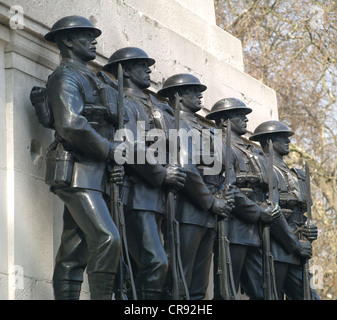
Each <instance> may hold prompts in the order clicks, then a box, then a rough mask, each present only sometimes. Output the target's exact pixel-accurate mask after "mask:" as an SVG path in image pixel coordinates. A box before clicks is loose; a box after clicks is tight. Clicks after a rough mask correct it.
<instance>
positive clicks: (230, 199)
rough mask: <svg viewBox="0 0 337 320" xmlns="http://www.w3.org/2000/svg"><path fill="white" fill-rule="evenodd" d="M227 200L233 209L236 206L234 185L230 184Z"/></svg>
mask: <svg viewBox="0 0 337 320" xmlns="http://www.w3.org/2000/svg"><path fill="white" fill-rule="evenodd" d="M225 200H226V202H227V205H228V206H229V207H230V208H231V210H233V209H234V207H235V192H234V186H233V185H229V188H228V189H227V190H226V192H225Z"/></svg>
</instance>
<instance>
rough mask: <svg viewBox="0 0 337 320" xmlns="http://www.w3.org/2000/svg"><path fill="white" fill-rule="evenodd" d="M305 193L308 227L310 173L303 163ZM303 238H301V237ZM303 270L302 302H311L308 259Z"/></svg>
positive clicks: (310, 219)
mask: <svg viewBox="0 0 337 320" xmlns="http://www.w3.org/2000/svg"><path fill="white" fill-rule="evenodd" d="M305 193H306V200H307V215H308V217H307V221H306V224H307V225H310V224H311V221H312V214H311V206H312V201H311V188H310V171H309V164H308V161H306V162H305ZM301 237H302V238H304V237H303V236H301ZM302 270H303V293H304V300H312V291H311V287H310V278H311V276H310V271H309V259H304V260H303V265H302Z"/></svg>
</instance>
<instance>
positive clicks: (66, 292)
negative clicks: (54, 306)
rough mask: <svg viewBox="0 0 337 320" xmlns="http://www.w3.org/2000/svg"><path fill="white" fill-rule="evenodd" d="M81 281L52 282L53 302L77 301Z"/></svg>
mask: <svg viewBox="0 0 337 320" xmlns="http://www.w3.org/2000/svg"><path fill="white" fill-rule="evenodd" d="M81 286H82V281H73V280H60V281H54V282H53V287H54V296H55V300H79V298H80V294H81Z"/></svg>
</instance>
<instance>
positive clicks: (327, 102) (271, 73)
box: [214, 0, 337, 300]
mask: <svg viewBox="0 0 337 320" xmlns="http://www.w3.org/2000/svg"><path fill="white" fill-rule="evenodd" d="M214 4H215V11H216V19H217V25H218V26H219V27H221V28H223V29H224V30H226V31H227V32H229V33H230V34H232V35H233V36H235V37H237V38H239V39H240V40H241V42H242V46H243V53H244V66H245V68H246V70H245V72H247V73H248V74H250V75H251V76H253V77H254V78H256V79H259V80H260V81H261V82H262V83H264V84H266V85H267V86H269V87H271V88H273V89H274V90H275V91H276V93H277V98H278V108H279V120H280V121H283V122H284V123H286V124H287V125H288V126H289V127H290V128H291V130H293V131H294V132H295V135H294V136H293V138H292V144H291V153H290V155H289V157H288V158H287V163H288V164H289V165H290V166H295V167H299V168H302V169H303V168H304V162H305V161H308V162H309V165H310V170H311V177H312V184H311V188H312V195H313V200H314V204H313V208H312V213H313V222H314V223H315V224H316V225H317V226H318V228H319V236H318V239H317V240H316V241H314V242H313V252H314V253H313V258H312V259H311V262H310V265H311V268H312V272H313V273H314V280H315V283H316V286H317V292H318V294H319V295H320V297H321V299H324V300H330V299H333V300H336V299H337V290H336V287H337V262H336V260H337V235H336V220H337V218H336V210H337V188H336V183H337V179H336V178H337V157H336V153H337V152H336V150H337V125H336V111H337V101H336V95H337V88H336V79H337V78H336V74H337V68H336V61H337V60H336V59H337V41H336V39H337V21H336V20H337V14H336V13H337V12H336V9H337V5H336V1H329V0H328V1H323V0H321V1H313V0H293V1H288V0H287V1H282V0H254V1H247V0H214Z"/></svg>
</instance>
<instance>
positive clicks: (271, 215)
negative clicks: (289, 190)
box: [260, 201, 282, 223]
mask: <svg viewBox="0 0 337 320" xmlns="http://www.w3.org/2000/svg"><path fill="white" fill-rule="evenodd" d="M281 215H282V211H281V208H280V206H279V205H278V204H276V205H275V206H274V205H272V204H271V203H270V202H269V201H265V202H263V203H262V204H261V213H260V219H261V220H262V221H263V222H265V223H272V222H273V221H276V220H277V219H279V218H280V217H281Z"/></svg>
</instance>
